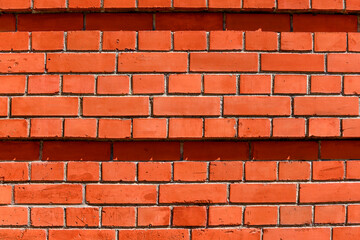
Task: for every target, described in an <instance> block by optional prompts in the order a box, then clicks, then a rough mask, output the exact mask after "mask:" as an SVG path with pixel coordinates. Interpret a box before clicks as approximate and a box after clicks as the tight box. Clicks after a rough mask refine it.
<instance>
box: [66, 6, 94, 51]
mask: <svg viewBox="0 0 360 240" xmlns="http://www.w3.org/2000/svg"><path fill="white" fill-rule="evenodd" d="M77 1H79V0H77ZM99 48H100V32H99V31H70V32H68V33H67V50H79V51H98V50H99Z"/></svg>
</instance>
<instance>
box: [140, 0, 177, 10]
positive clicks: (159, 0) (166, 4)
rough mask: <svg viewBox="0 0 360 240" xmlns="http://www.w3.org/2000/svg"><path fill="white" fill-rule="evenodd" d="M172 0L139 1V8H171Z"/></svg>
mask: <svg viewBox="0 0 360 240" xmlns="http://www.w3.org/2000/svg"><path fill="white" fill-rule="evenodd" d="M170 7H171V0H138V8H150V9H152V8H155V9H157V8H170Z"/></svg>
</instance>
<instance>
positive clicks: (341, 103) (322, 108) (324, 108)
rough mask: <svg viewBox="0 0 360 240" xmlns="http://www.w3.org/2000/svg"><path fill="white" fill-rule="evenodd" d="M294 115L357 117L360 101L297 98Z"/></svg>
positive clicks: (334, 98) (337, 98)
mask: <svg viewBox="0 0 360 240" xmlns="http://www.w3.org/2000/svg"><path fill="white" fill-rule="evenodd" d="M294 115H301V116H309V115H316V116H341V115H345V116H357V115H359V99H358V98H353V97H295V98H294Z"/></svg>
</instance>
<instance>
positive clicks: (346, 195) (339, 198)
mask: <svg viewBox="0 0 360 240" xmlns="http://www.w3.org/2000/svg"><path fill="white" fill-rule="evenodd" d="M338 150H339V149H338ZM359 186H360V185H358V184H357V183H318V184H315V183H314V184H300V203H315V202H316V203H332V202H334V203H335V202H338V203H341V202H349V203H350V202H357V201H358V200H359V198H360V194H359V192H358V191H357V189H358V188H359Z"/></svg>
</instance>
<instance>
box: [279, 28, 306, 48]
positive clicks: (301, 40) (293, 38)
mask: <svg viewBox="0 0 360 240" xmlns="http://www.w3.org/2000/svg"><path fill="white" fill-rule="evenodd" d="M280 41H281V47H280V49H281V50H282V51H311V50H312V48H313V43H312V42H313V39H312V35H311V33H309V32H283V33H281V40H280Z"/></svg>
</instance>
